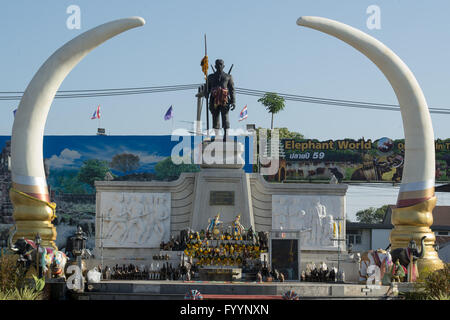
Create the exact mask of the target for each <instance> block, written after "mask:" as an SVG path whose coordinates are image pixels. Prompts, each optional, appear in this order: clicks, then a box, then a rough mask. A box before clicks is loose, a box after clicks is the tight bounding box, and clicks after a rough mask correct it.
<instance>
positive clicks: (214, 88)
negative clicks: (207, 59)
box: [203, 59, 236, 139]
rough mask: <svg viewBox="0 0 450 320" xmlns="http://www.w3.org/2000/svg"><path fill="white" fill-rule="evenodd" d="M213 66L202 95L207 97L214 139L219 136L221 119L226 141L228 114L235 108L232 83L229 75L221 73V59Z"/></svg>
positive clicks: (223, 66) (228, 122)
mask: <svg viewBox="0 0 450 320" xmlns="http://www.w3.org/2000/svg"><path fill="white" fill-rule="evenodd" d="M215 66H216V70H215V72H214V73H212V74H210V75H208V81H207V83H208V87H207V88H206V86H204V91H203V94H204V96H206V97H209V111H211V114H212V121H213V128H214V131H215V134H216V137H217V136H219V130H220V118H221V119H222V128H223V130H224V137H225V139H226V136H227V129H228V128H230V119H229V116H228V112H229V111H230V110H234V108H235V107H236V96H235V91H234V82H233V77H232V76H231V74H229V73H226V72H224V71H223V69H224V68H225V64H224V62H223V60H222V59H217V60H216V63H215ZM219 116H220V117H219Z"/></svg>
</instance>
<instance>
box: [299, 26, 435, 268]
mask: <svg viewBox="0 0 450 320" xmlns="http://www.w3.org/2000/svg"><path fill="white" fill-rule="evenodd" d="M297 25H299V26H304V27H309V28H312V29H316V30H318V31H321V32H324V33H327V34H329V35H331V36H334V37H336V38H338V39H340V40H342V41H344V42H346V43H348V44H349V45H351V46H352V47H354V48H355V49H356V50H358V51H360V52H361V53H362V54H364V55H365V56H366V57H368V58H369V59H370V60H371V61H372V62H373V63H375V65H376V66H377V67H378V68H379V69H380V70H381V72H383V74H384V75H385V77H386V78H387V79H388V81H389V82H390V84H391V86H392V88H393V89H394V91H395V94H396V96H397V99H398V102H399V105H400V111H401V115H402V121H403V128H404V133H405V162H404V168H403V178H402V184H401V186H400V191H399V195H398V199H397V208H396V209H394V210H393V213H392V223H393V225H394V226H395V228H394V230H393V231H392V233H391V243H392V248H396V247H397V248H398V247H406V246H407V244H408V243H409V241H410V240H411V239H412V238H413V239H414V240H415V241H416V243H419V242H418V241H419V240H420V238H421V236H423V235H426V236H427V239H426V242H425V243H426V253H425V257H424V259H422V261H419V268H421V267H422V268H423V267H425V266H428V267H432V268H434V269H437V268H441V267H442V266H443V264H442V261H441V260H439V258H438V257H437V253H436V251H435V250H434V248H433V245H434V242H435V236H434V233H433V232H431V229H430V228H429V227H430V226H431V224H432V223H433V216H432V213H431V212H432V210H433V208H434V206H435V204H436V197H435V194H434V183H435V181H434V178H435V147H434V133H433V127H432V124H431V117H430V113H429V110H428V106H427V103H426V101H425V97H424V95H423V92H422V89H421V88H420V86H419V84H418V82H417V80H416V78H415V77H414V75H413V73H412V72H411V70H410V69H409V68H408V67H407V66H406V64H405V63H404V62H403V61H402V60H401V59H400V58H399V57H398V56H397V55H396V54H395V53H394V52H393V51H392V50H390V49H389V48H388V47H386V46H385V45H384V44H383V43H381V42H380V41H378V40H377V39H375V38H373V37H372V36H370V35H368V34H366V33H364V32H362V31H360V30H358V29H355V28H353V27H350V26H348V25H346V24H343V23H340V22H337V21H334V20H330V19H326V18H321V17H300V18H299V19H298V20H297ZM420 264H421V265H420Z"/></svg>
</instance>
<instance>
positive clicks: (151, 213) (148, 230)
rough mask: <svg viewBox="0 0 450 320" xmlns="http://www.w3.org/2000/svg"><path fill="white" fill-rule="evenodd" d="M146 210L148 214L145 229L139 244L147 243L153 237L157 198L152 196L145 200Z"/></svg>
mask: <svg viewBox="0 0 450 320" xmlns="http://www.w3.org/2000/svg"><path fill="white" fill-rule="evenodd" d="M144 210H145V214H146V219H145V224H144V225H145V229H144V231H143V232H142V233H141V236H140V238H139V243H147V242H149V241H150V239H151V238H152V236H153V228H154V224H155V219H156V207H155V198H154V196H153V195H152V194H150V195H148V196H147V197H145V199H144Z"/></svg>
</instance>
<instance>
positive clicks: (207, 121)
mask: <svg viewBox="0 0 450 320" xmlns="http://www.w3.org/2000/svg"><path fill="white" fill-rule="evenodd" d="M206 56H208V51H207V46H206V33H205V57H206ZM205 81H206V94H205V99H206V136H207V137H209V113H208V109H209V102H208V100H209V99H208V70H207V69H206V73H205Z"/></svg>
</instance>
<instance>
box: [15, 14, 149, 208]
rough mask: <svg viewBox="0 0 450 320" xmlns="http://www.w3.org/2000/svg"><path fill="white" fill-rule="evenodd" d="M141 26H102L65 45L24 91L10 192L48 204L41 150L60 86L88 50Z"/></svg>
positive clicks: (122, 22) (138, 22) (131, 21)
mask: <svg viewBox="0 0 450 320" xmlns="http://www.w3.org/2000/svg"><path fill="white" fill-rule="evenodd" d="M144 24H145V20H144V19H143V18H141V17H131V18H125V19H119V20H115V21H111V22H108V23H105V24H102V25H100V26H98V27H96V28H93V29H91V30H88V31H86V32H84V33H83V34H81V35H79V36H78V37H76V38H74V39H72V40H71V41H69V42H67V43H66V44H65V45H63V46H62V47H61V48H59V49H58V50H57V51H55V53H53V54H52V55H51V56H50V57H49V58H48V59H47V61H46V62H45V63H44V64H43V65H42V66H41V67H40V69H39V70H38V71H37V73H36V74H35V75H34V77H33V79H32V80H31V82H30V83H29V85H28V87H27V89H26V90H25V92H24V94H23V96H22V99H21V101H20V104H19V107H18V109H17V112H16V116H15V119H14V124H13V129H12V137H11V157H12V163H11V172H12V182H13V188H15V189H17V190H19V191H22V192H24V193H27V194H29V195H31V196H34V197H36V198H38V199H40V200H44V201H47V202H48V201H49V196H48V188H47V183H46V179H45V171H44V164H43V152H42V149H43V138H44V128H45V122H46V120H47V115H48V112H49V110H50V106H51V104H52V101H53V99H54V97H55V94H56V92H57V91H58V88H59V86H60V85H61V83H62V82H63V80H64V79H65V77H66V76H67V75H68V74H69V72H70V71H71V70H72V69H73V68H74V67H75V66H76V65H77V64H78V63H79V62H80V61H81V60H82V59H83V58H84V57H85V56H86V55H87V54H88V53H89V52H90V51H91V50H93V49H94V48H96V47H97V46H99V45H100V44H102V43H103V42H105V41H106V40H108V39H110V38H112V37H114V36H116V35H118V34H120V33H122V32H124V31H126V30H129V29H131V28H135V27H139V26H143V25H144Z"/></svg>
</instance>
